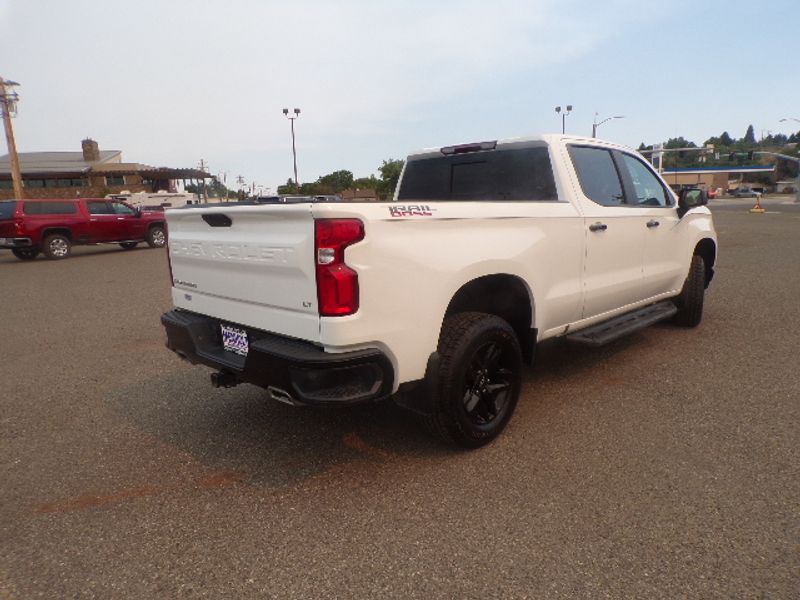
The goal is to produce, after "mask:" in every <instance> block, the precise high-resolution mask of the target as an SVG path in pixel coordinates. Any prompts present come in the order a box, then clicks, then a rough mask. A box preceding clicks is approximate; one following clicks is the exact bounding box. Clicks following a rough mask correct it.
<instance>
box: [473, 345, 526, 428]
mask: <svg viewBox="0 0 800 600" xmlns="http://www.w3.org/2000/svg"><path fill="white" fill-rule="evenodd" d="M508 346H509V345H508V344H505V345H503V344H501V342H499V341H491V342H488V343H486V344H484V345H483V346H481V347H480V348H478V349H477V350H476V351H475V354H474V355H473V358H472V362H471V363H470V365H469V367H468V368H467V370H466V373H465V374H464V375H465V376H464V381H463V385H462V387H463V388H464V396H463V398H462V404H463V406H464V412H465V414H466V416H467V419H468V420H469V421H470V423H472V424H473V425H474V426H477V427H482V426H485V425H489V424H490V423H491V422H492V421H494V420H495V419H498V418H502V417H503V414H504V413H505V411H506V409H507V408H508V401H509V396H510V394H511V390H512V388H513V385H514V381H513V380H514V373H513V371H512V370H511V368H512V367H513V360H512V358H511V354H512V352H511V350H510V348H509V347H508Z"/></svg>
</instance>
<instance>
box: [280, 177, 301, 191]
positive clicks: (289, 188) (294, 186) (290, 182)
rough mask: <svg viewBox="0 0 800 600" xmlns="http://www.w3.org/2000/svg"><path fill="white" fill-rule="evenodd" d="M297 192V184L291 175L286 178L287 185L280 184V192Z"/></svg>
mask: <svg viewBox="0 0 800 600" xmlns="http://www.w3.org/2000/svg"><path fill="white" fill-rule="evenodd" d="M296 193H297V184H295V182H294V179H292V178H291V177H290V178H289V179H287V180H286V184H285V185H279V186H278V194H280V195H284V194H296Z"/></svg>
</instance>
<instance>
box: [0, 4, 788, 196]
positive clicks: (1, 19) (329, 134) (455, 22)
mask: <svg viewBox="0 0 800 600" xmlns="http://www.w3.org/2000/svg"><path fill="white" fill-rule="evenodd" d="M798 25H800V2H798V1H797V0H772V1H770V0H765V1H763V2H760V3H756V2H741V1H736V0H733V1H722V0H719V1H717V0H708V1H704V0H694V1H691V2H690V1H684V0H675V1H670V2H666V1H664V2H648V1H646V0H638V1H628V0H604V1H602V2H591V1H578V0H574V1H573V0H559V1H551V0H528V1H510V0H493V1H492V2H486V1H485V0H483V1H480V2H478V1H472V0H463V1H458V0H439V2H432V1H427V2H426V1H417V0H406V1H402V2H401V1H397V0H387V1H381V0H373V1H371V2H370V1H366V0H339V1H337V2H322V1H310V0H293V1H291V2H289V1H284V2H272V1H256V0H228V1H227V2H218V1H201V0H192V1H190V0H169V1H167V0H161V1H157V0H139V1H137V2H133V3H132V2H118V1H117V0H105V1H102V2H100V1H95V0H70V1H69V2H52V1H47V0H0V57H2V62H1V63H0V69H2V71H0V75H1V76H3V77H5V78H7V79H11V80H15V81H18V82H20V83H21V84H22V85H21V87H20V88H19V89H18V91H19V94H20V103H19V115H18V117H17V119H16V120H15V123H14V125H15V131H16V134H17V145H18V149H19V150H20V151H21V152H24V151H36V150H77V149H79V147H80V140H81V139H83V138H84V137H92V138H94V139H96V140H97V141H98V142H99V143H100V147H101V149H109V150H110V149H114V150H122V152H123V159H124V160H126V161H136V162H143V163H147V164H152V165H156V166H174V167H189V166H196V165H197V163H198V161H199V160H200V159H201V158H203V159H205V161H206V162H207V163H208V164H209V166H210V169H211V172H212V173H215V174H216V173H222V172H226V173H227V181H228V184H229V186H231V187H233V186H234V184H233V180H234V179H235V177H236V176H237V175H240V174H241V175H243V176H244V177H245V179H246V180H247V181H248V182H252V181H255V182H257V183H258V184H261V185H264V186H270V187H272V188H273V190H274V187H275V186H276V185H278V184H280V183H284V182H285V181H286V179H287V178H289V177H291V176H292V157H291V137H290V132H289V123H288V122H287V120H286V119H285V117H284V116H283V114H282V113H281V109H282V108H284V107H288V108H290V109H291V108H294V107H299V108H301V110H302V113H301V117H300V119H299V120H298V121H297V122H296V126H297V130H296V131H297V147H298V170H299V179H300V181H301V182H305V181H313V180H316V178H317V177H319V176H320V175H324V174H326V173H330V172H332V171H335V170H338V169H348V170H351V171H353V172H354V174H355V175H356V176H357V177H359V176H367V175H369V174H370V173H375V172H376V170H377V167H378V166H379V165H380V164H381V161H382V160H383V159H387V158H402V157H404V156H405V155H406V154H407V153H408V152H409V151H412V150H415V149H418V148H423V147H429V146H440V145H447V144H453V143H460V142H468V141H475V140H486V139H496V138H500V137H514V136H524V135H532V134H537V133H548V132H554V131H559V130H560V127H561V121H560V118H559V117H558V116H557V115H556V113H555V111H554V107H555V106H556V105H565V104H572V105H573V106H574V110H573V113H572V114H571V115H570V116H568V117H567V132H569V133H578V134H584V135H589V134H590V133H591V128H592V118H593V117H594V114H595V112H598V113H599V114H600V117H599V118H600V119H602V118H604V117H606V116H610V115H625V118H624V119H620V120H615V121H610V122H608V123H605V124H604V125H603V126H602V127H601V128H600V130H599V136H600V137H604V138H607V139H610V140H613V141H616V142H621V143H624V144H628V145H632V146H637V145H638V144H639V143H640V142H645V143H648V144H650V143H654V142H659V141H665V140H666V139H667V138H669V137H674V136H677V135H683V136H685V137H687V138H688V139H691V140H693V141H695V142H697V143H702V142H703V141H704V140H705V139H707V138H708V137H710V136H712V135H718V134H720V133H721V132H722V131H724V130H727V131H728V132H729V133H730V134H731V135H732V136H734V137H742V136H743V135H744V133H745V130H746V128H747V126H748V125H749V124H753V126H754V127H755V131H756V136H760V135H761V132H762V131H763V132H764V134H766V132H767V131H772V132H773V133H775V132H783V133H790V132H792V131H796V130H798V129H800V125H799V124H797V123H791V125H790V124H789V123H780V122H779V119H780V118H782V117H796V118H800V77H798V65H799V64H800V63H798V60H799V59H798V50H799V49H800V41H799V39H798V29H797V28H798ZM0 153H2V152H0Z"/></svg>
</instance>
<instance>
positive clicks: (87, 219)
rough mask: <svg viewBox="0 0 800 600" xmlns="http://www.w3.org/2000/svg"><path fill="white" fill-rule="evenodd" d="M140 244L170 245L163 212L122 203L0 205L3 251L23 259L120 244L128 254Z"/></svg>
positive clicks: (85, 201) (26, 202)
mask: <svg viewBox="0 0 800 600" xmlns="http://www.w3.org/2000/svg"><path fill="white" fill-rule="evenodd" d="M139 242H147V243H148V244H149V245H150V247H151V248H161V247H163V246H164V245H165V244H166V227H165V225H164V213H163V212H148V211H141V210H139V209H136V208H133V207H132V206H130V205H128V204H125V203H124V202H120V201H118V200H105V199H103V198H79V199H77V200H2V201H0V248H10V249H11V252H13V253H14V256H16V257H17V258H19V259H20V260H33V259H34V258H36V256H37V255H38V254H39V252H42V253H43V254H44V255H45V256H46V257H47V258H50V259H54V260H55V259H60V258H66V257H67V256H69V253H70V251H71V250H72V246H73V245H75V244H103V243H112V244H119V245H120V246H122V247H123V248H125V249H126V250H130V249H131V248H135V247H136V245H137V244H138V243H139Z"/></svg>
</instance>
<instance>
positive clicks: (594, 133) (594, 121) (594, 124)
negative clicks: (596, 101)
mask: <svg viewBox="0 0 800 600" xmlns="http://www.w3.org/2000/svg"><path fill="white" fill-rule="evenodd" d="M598 116H599V113H594V119H592V137H593V138H596V137H597V128H598V127H600V125H602V124H603V123H605V122H606V121H610V120H611V119H624V118H625V115H616V116H613V117H606V118H605V119H603V120H602V121H600V122H599V123H598V122H597V117H598Z"/></svg>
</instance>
